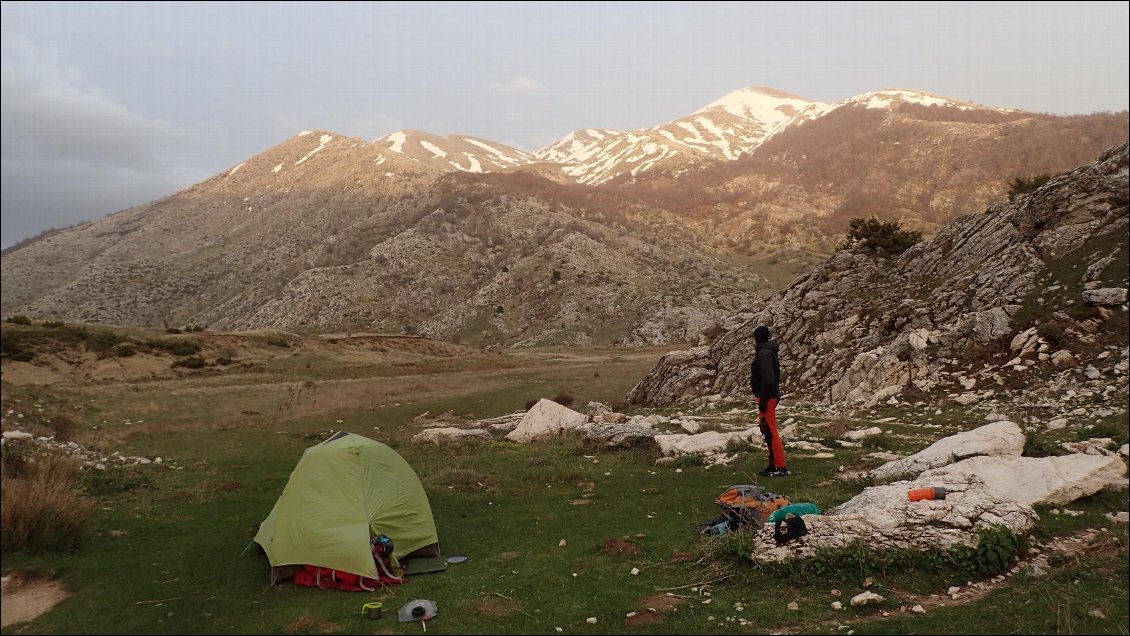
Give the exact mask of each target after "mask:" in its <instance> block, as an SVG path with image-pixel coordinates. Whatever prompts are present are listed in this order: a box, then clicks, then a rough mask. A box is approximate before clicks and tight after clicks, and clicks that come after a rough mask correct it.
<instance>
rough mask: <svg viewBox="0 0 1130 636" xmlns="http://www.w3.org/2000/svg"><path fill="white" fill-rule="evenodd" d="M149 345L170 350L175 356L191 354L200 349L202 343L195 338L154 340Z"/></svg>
mask: <svg viewBox="0 0 1130 636" xmlns="http://www.w3.org/2000/svg"><path fill="white" fill-rule="evenodd" d="M149 346H151V347H153V348H155V349H162V350H164V351H168V352H169V353H171V354H173V355H174V356H190V355H192V354H194V353H198V352H199V351H200V343H199V342H196V341H195V340H152V341H150V342H149Z"/></svg>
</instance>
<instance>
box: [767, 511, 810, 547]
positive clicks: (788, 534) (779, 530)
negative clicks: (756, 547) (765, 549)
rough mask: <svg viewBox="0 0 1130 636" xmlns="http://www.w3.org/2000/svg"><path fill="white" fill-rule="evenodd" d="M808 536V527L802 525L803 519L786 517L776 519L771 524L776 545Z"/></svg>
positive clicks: (791, 516)
mask: <svg viewBox="0 0 1130 636" xmlns="http://www.w3.org/2000/svg"><path fill="white" fill-rule="evenodd" d="M806 534H808V526H806V525H805V524H804V519H802V518H800V517H795V516H793V515H788V516H786V517H785V518H784V519H778V520H777V522H776V523H774V524H773V540H774V541H776V542H777V545H782V544H785V543H788V542H789V541H792V540H793V539H796V538H797V537H803V536H804V535H806Z"/></svg>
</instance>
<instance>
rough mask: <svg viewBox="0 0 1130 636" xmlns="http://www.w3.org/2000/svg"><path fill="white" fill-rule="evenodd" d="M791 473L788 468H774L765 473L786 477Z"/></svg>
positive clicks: (770, 475) (768, 475)
mask: <svg viewBox="0 0 1130 636" xmlns="http://www.w3.org/2000/svg"><path fill="white" fill-rule="evenodd" d="M791 474H792V473H790V472H789V469H788V468H774V469H773V470H771V471H769V473H768V474H766V477H788V476H789V475H791Z"/></svg>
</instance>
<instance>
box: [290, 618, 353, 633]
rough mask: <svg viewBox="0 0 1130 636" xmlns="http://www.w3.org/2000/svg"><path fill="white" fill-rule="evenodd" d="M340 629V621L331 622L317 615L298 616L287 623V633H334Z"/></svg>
mask: <svg viewBox="0 0 1130 636" xmlns="http://www.w3.org/2000/svg"><path fill="white" fill-rule="evenodd" d="M339 629H341V625H339V624H338V623H331V622H329V621H327V620H326V619H324V618H319V617H317V616H310V615H303V616H297V617H295V619H294V620H292V621H290V622H289V623H287V626H286V633H288V634H298V633H302V632H320V633H322V634H332V633H333V632H336V631H338V630H339Z"/></svg>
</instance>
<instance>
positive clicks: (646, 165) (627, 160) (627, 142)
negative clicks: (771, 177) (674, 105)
mask: <svg viewBox="0 0 1130 636" xmlns="http://www.w3.org/2000/svg"><path fill="white" fill-rule="evenodd" d="M812 104H813V102H810V101H808V100H805V99H802V98H800V97H797V96H795V95H789V94H788V93H783V92H781V91H777V90H773V89H769V88H762V87H754V88H746V89H742V90H740V91H735V92H734V93H731V94H729V95H726V96H725V97H723V98H721V99H719V100H717V101H715V102H712V103H711V104H708V105H707V106H705V107H703V108H701V109H699V110H698V111H695V112H694V113H692V114H690V115H688V116H686V117H682V118H680V119H676V120H674V121H672V122H669V123H667V124H663V125H661V126H653V127H652V128H647V129H643V130H632V131H616V130H593V129H587V130H582V131H575V132H573V133H571V134H569V135H567V136H566V137H565V138H564V139H562V140H560V141H557V142H555V143H553V144H550V145H549V146H547V147H545V148H543V149H541V150H539V151H537V152H535V153H534V155H535V156H536V157H538V158H539V159H542V160H545V161H552V162H556V163H560V164H563V167H562V172H564V173H565V174H566V175H568V176H569V177H571V178H573V179H575V180H576V181H577V182H578V183H585V184H590V185H596V184H600V183H605V182H607V181H610V180H612V179H615V178H617V177H621V176H625V175H626V176H631V177H635V176H638V175H641V174H643V173H645V172H648V171H651V170H658V169H665V170H674V169H679V168H684V167H686V165H687V164H689V163H693V162H697V161H704V160H710V159H725V160H732V159H737V158H738V157H740V156H742V155H744V154H746V153H748V152H750V151H751V150H752V149H754V148H756V147H757V146H758V144H760V143H761V142H762V141H763V140H764V139H765V138H766V137H768V136H769V135H770V134H772V133H773V132H774V131H775V130H777V129H778V128H780V127H781V126H784V125H785V124H787V123H788V122H789V121H790V120H791V119H792V118H793V117H794V116H795V115H796V114H798V113H799V112H801V111H802V110H804V109H805V108H807V107H808V106H810V105H812Z"/></svg>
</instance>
